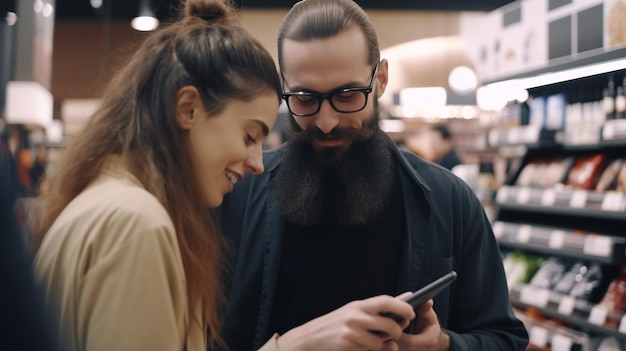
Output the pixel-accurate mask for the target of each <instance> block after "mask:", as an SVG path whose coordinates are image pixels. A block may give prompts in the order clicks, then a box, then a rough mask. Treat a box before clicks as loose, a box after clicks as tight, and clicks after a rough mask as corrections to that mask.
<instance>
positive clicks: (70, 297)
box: [34, 156, 276, 351]
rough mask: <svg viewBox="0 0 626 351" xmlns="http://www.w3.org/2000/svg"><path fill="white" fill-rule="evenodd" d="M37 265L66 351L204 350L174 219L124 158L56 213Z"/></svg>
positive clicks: (267, 347)
mask: <svg viewBox="0 0 626 351" xmlns="http://www.w3.org/2000/svg"><path fill="white" fill-rule="evenodd" d="M34 264H35V271H36V274H37V277H38V279H39V282H40V284H41V285H42V288H43V291H44V293H45V303H46V308H47V310H48V312H49V313H52V315H53V316H56V317H57V319H56V321H57V322H58V328H59V330H58V334H59V336H60V337H61V338H62V340H63V342H64V345H63V349H64V350H69V351H83V350H84V351H98V350H102V351H110V350H116V351H124V350H133V351H140V350H150V351H158V350H188V351H196V350H198V351H206V349H207V346H206V332H205V328H204V326H201V325H199V323H195V322H193V323H188V320H189V318H188V308H187V289H186V284H185V271H184V269H183V263H182V259H181V256H180V251H179V247H178V241H177V239H176V233H175V231H174V226H173V224H172V221H171V219H170V217H169V216H168V214H167V212H166V211H165V208H164V207H163V206H162V205H161V204H160V203H159V202H158V201H157V199H156V198H155V197H154V196H153V195H152V194H150V193H148V192H147V191H146V190H145V189H144V187H143V186H142V185H141V183H140V182H139V181H138V180H137V179H136V178H135V177H134V176H133V175H132V174H131V173H130V172H128V171H127V169H126V167H125V165H124V162H123V159H122V158H121V157H119V156H111V157H110V158H109V159H108V160H107V162H105V164H104V166H103V167H102V170H101V174H100V175H99V177H98V178H97V179H96V180H95V181H94V182H93V183H92V184H90V185H89V186H88V187H87V188H86V189H85V190H84V191H83V192H82V193H81V194H79V195H78V196H77V197H76V198H75V199H74V200H73V201H72V202H71V203H70V204H69V205H68V206H67V207H66V208H65V210H64V211H63V212H62V213H61V215H60V216H59V217H58V218H57V220H56V221H55V222H54V224H53V225H52V227H51V228H50V230H49V232H48V233H47V235H46V237H45V238H44V240H43V243H42V245H41V247H40V249H39V251H38V253H37V255H36V257H35V261H34ZM196 312H197V314H198V315H199V310H197V311H196ZM194 320H198V318H194ZM263 350H267V351H270V350H276V337H274V338H272V339H271V340H269V341H268V343H267V344H266V345H265V346H264V348H263Z"/></svg>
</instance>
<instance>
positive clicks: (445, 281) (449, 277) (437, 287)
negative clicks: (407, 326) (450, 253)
mask: <svg viewBox="0 0 626 351" xmlns="http://www.w3.org/2000/svg"><path fill="white" fill-rule="evenodd" d="M455 279H456V272H455V271H451V272H450V273H448V274H446V275H444V276H443V277H441V278H439V279H437V280H435V281H433V282H432V283H430V284H428V285H426V286H425V287H423V288H421V289H419V290H418V291H416V292H415V293H413V295H411V296H409V297H407V298H405V299H404V301H406V302H408V303H409V304H411V306H413V309H414V310H417V309H418V308H420V306H422V305H423V304H424V303H426V301H428V300H430V299H432V298H433V297H435V296H437V294H439V293H440V292H441V291H442V290H443V289H445V288H446V287H447V286H448V285H450V284H451V283H452V282H453V281H454V280H455ZM382 315H383V316H385V317H389V318H391V319H393V320H395V321H396V322H398V323H400V322H402V319H403V318H402V317H400V316H398V315H397V314H395V313H391V312H386V313H383V314H382Z"/></svg>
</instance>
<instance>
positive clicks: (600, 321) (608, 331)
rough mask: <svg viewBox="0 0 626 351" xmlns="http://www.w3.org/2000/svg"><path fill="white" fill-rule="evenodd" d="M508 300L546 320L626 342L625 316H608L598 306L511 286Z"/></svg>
mask: <svg viewBox="0 0 626 351" xmlns="http://www.w3.org/2000/svg"><path fill="white" fill-rule="evenodd" d="M510 297H511V304H512V305H513V306H514V307H517V308H524V309H526V308H529V307H532V308H538V309H540V310H541V311H542V312H543V313H544V314H545V315H547V316H548V317H552V318H557V319H560V320H562V321H564V322H566V323H568V324H570V325H572V326H575V327H578V328H581V329H584V330H589V331H592V332H594V333H598V334H602V335H606V336H613V337H616V338H618V339H621V340H623V341H626V315H625V314H624V313H623V312H619V313H610V311H608V310H607V308H606V307H604V306H602V305H598V304H592V303H590V302H588V301H585V300H581V299H575V298H572V297H571V296H567V295H563V294H559V293H557V292H554V291H551V290H547V289H542V288H538V287H535V286H532V285H523V284H517V285H514V286H513V287H511V290H510Z"/></svg>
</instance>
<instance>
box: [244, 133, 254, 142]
mask: <svg viewBox="0 0 626 351" xmlns="http://www.w3.org/2000/svg"><path fill="white" fill-rule="evenodd" d="M246 142H247V143H248V144H256V139H255V138H254V137H253V136H252V135H250V134H246Z"/></svg>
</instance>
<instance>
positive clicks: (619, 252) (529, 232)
mask: <svg viewBox="0 0 626 351" xmlns="http://www.w3.org/2000/svg"><path fill="white" fill-rule="evenodd" d="M493 232H494V235H495V236H496V238H497V240H498V243H499V244H500V245H502V246H505V247H510V248H515V249H522V250H528V251H534V252H539V253H544V254H548V255H556V256H563V257H573V258H580V259H583V260H587V261H595V262H599V263H604V264H620V263H622V262H624V261H625V260H626V238H622V237H615V236H609V235H602V234H597V233H580V232H575V231H570V230H563V229H559V228H552V227H544V226H536V225H529V224H517V223H507V222H502V221H496V222H494V224H493Z"/></svg>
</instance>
